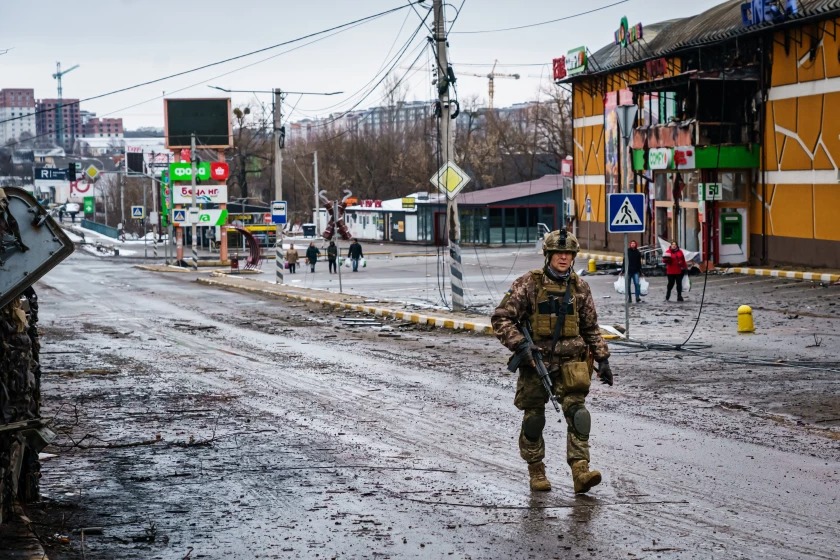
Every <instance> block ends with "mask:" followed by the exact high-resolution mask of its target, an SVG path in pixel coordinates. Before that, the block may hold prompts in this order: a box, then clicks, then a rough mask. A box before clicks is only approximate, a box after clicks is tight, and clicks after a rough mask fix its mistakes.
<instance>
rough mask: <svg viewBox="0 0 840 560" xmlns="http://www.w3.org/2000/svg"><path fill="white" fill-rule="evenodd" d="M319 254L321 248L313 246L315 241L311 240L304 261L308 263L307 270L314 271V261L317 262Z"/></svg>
mask: <svg viewBox="0 0 840 560" xmlns="http://www.w3.org/2000/svg"><path fill="white" fill-rule="evenodd" d="M320 254H321V250H320V249H318V247H316V246H315V242H314V241H312V242H311V243H310V244H309V248H308V249H307V250H306V262H308V263H309V271H310V272H315V263H316V262H318V257H319V256H320Z"/></svg>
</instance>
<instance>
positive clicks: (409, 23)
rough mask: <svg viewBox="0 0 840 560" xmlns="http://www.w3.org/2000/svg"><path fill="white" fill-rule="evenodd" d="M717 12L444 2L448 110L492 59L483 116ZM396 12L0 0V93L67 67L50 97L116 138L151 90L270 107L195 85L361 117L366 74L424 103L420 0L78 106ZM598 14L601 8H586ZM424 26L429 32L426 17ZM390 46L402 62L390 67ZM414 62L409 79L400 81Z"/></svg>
mask: <svg viewBox="0 0 840 560" xmlns="http://www.w3.org/2000/svg"><path fill="white" fill-rule="evenodd" d="M720 3H722V1H721V0H693V1H690V0H625V1H623V2H621V1H620V0H584V1H581V0H517V1H513V0H463V2H462V0H451V1H449V2H448V3H447V14H446V16H447V19H448V20H449V22H450V25H451V29H450V31H451V33H450V36H449V42H450V51H449V52H450V60H451V62H452V64H453V66H454V67H455V70H456V73H457V74H458V76H459V80H458V84H457V87H458V95H459V97H460V99H461V100H467V99H469V98H471V97H473V96H477V97H478V99H479V101H481V102H482V103H486V100H487V78H486V77H472V76H469V75H468V73H475V74H486V73H487V72H489V71H490V68H491V66H492V64H493V62H494V61H495V60H498V61H499V66H497V67H496V72H499V73H506V74H514V73H518V74H520V79H518V80H515V79H512V78H503V77H499V78H497V79H496V80H495V96H494V104H495V106H496V107H503V106H506V105H511V104H513V103H519V102H525V101H530V100H533V99H536V98H537V96H538V94H539V90H540V82H541V77H542V81H543V82H544V83H546V81H547V80H548V79H549V78H550V74H551V66H550V62H551V59H552V58H555V57H557V56H560V55H562V54H564V53H565V52H566V51H568V50H569V49H571V48H575V47H578V46H581V45H586V46H587V47H588V48H589V49H590V50H591V51H592V52H595V51H597V50H598V49H600V48H601V47H603V46H604V45H606V44H607V43H608V42H610V41H612V38H613V32H614V31H615V29H616V28H617V27H618V24H619V20H620V19H621V17H622V16H625V15H626V16H627V17H628V19H629V21H630V23H631V24H633V23H636V22H641V23H642V24H643V25H644V24H650V23H655V22H658V21H662V20H667V19H671V18H675V17H685V16H690V15H694V14H698V13H701V12H703V11H704V10H706V9H708V8H710V7H712V6H714V5H717V4H720ZM407 4H408V2H407V1H403V0H251V1H248V2H242V1H240V2H231V1H223V0H201V1H191V0H180V1H174V2H173V1H169V0H167V1H165V2H164V1H162V0H73V1H71V2H68V1H67V0H38V1H37V2H32V1H31V0H27V1H23V0H2V2H0V53H2V52H3V51H4V50H5V49H10V50H8V52H6V54H2V55H0V88H34V89H35V96H36V98H39V99H40V98H54V97H56V96H57V92H56V85H57V84H56V80H55V79H54V78H53V77H52V75H53V74H54V73H55V71H56V62H61V66H62V68H63V69H67V68H70V67H71V66H73V65H75V64H78V65H79V68H77V69H75V70H73V71H71V72H69V73H67V74H66V75H65V76H64V77H63V79H62V86H63V91H64V95H63V96H64V97H65V98H73V99H82V100H83V102H82V105H81V106H82V109H83V110H88V111H93V112H95V113H96V114H97V116H100V117H106V116H111V117H122V118H123V121H124V124H125V127H126V128H127V129H134V128H137V127H140V126H155V127H160V128H162V127H163V102H162V98H163V95H164V92H165V95H166V96H167V97H218V96H230V97H231V98H232V99H233V103H234V106H244V105H247V104H250V105H252V106H255V105H256V104H258V103H263V104H267V105H268V106H270V103H271V95H270V94H268V93H261V94H249V93H233V94H224V93H223V92H220V91H218V90H214V89H211V88H209V87H208V85H214V86H220V87H223V88H226V89H237V90H266V91H270V90H271V89H272V88H282V89H284V90H286V91H305V92H333V91H343V92H344V93H342V94H339V95H335V96H331V97H324V96H315V95H306V96H299V95H292V94H290V95H288V97H287V99H286V102H285V104H284V108H283V113H284V119H286V118H288V119H289V120H291V121H295V120H299V119H302V118H305V117H313V118H314V117H324V116H327V115H328V114H330V113H336V112H340V111H344V110H348V109H350V108H352V107H353V106H354V105H357V108H359V109H363V108H366V107H373V106H376V105H378V104H380V103H381V102H382V101H383V87H382V86H380V87H378V88H375V89H374V88H373V86H375V85H376V83H377V81H378V80H379V79H380V78H381V74H378V72H380V69H381V68H382V67H383V66H384V67H386V68H387V67H390V65H391V64H394V66H395V68H394V70H395V75H396V77H398V78H400V77H403V76H404V79H403V85H404V86H405V87H406V90H407V95H406V98H407V100H409V101H410V100H428V99H430V98H432V97H434V96H435V95H436V94H434V93H433V91H432V86H431V84H430V74H429V65H430V62H431V54H430V50H429V49H428V48H424V44H425V42H426V38H427V37H428V36H429V35H430V32H429V30H428V29H425V28H422V29H421V30H420V31H419V32H418V33H417V35H416V36H414V34H415V31H416V30H417V28H418V26H420V25H421V16H424V15H425V14H426V12H427V11H428V10H429V9H430V8H431V4H432V1H431V0H426V2H425V3H424V5H415V7H416V11H415V10H414V9H412V8H409V7H406V8H403V9H399V10H398V11H396V12H394V13H391V14H389V15H385V16H382V17H380V18H377V19H375V20H373V21H369V22H366V23H361V24H359V25H357V26H355V27H353V28H351V29H347V30H344V31H340V32H334V34H332V35H319V36H317V37H313V38H310V39H306V40H303V41H298V42H294V43H291V44H289V45H287V46H281V47H277V48H273V49H269V50H266V51H264V52H261V53H258V54H254V55H251V56H245V57H242V58H238V59H237V60H232V61H230V62H226V63H223V64H219V65H215V66H212V67H209V68H206V69H203V70H198V71H195V72H191V73H188V74H185V75H182V76H179V77H175V78H170V79H165V80H163V81H158V82H155V83H153V84H149V85H145V86H139V87H134V88H132V89H130V90H128V91H125V92H122V93H116V94H113V95H107V96H105V97H101V98H99V99H92V100H90V101H84V99H86V98H91V97H95V96H99V95H102V94H106V93H109V92H112V91H114V90H119V89H123V88H130V87H132V86H135V85H138V84H142V83H144V82H150V81H153V80H158V79H160V78H166V77H167V76H170V75H172V74H176V73H180V72H185V71H189V70H192V69H194V68H198V67H200V66H204V65H208V64H212V63H215V62H219V61H222V60H225V59H229V58H233V57H238V56H240V55H245V54H247V53H249V52H251V51H255V50H258V49H265V48H267V47H272V46H273V45H277V44H279V43H284V42H288V41H293V40H295V39H298V38H300V37H303V36H306V35H309V34H312V33H316V32H319V31H323V30H326V29H329V28H333V27H336V26H340V25H343V24H346V23H349V22H352V21H354V20H357V19H361V18H364V17H367V16H372V15H374V14H377V13H380V12H384V11H387V10H390V9H393V8H400V7H402V6H407ZM611 4H616V5H612V6H610V5H611ZM426 6H428V7H426ZM605 6H610V7H605ZM459 7H460V8H461V9H460V14H459V15H458V17H457V19H455V17H456V14H457V8H459ZM601 7H605V8H604V9H602V10H598V8H601ZM591 10H595V11H592V13H589V14H585V15H580V16H579V17H572V18H569V19H565V20H562V21H557V22H554V23H546V24H544V25H538V26H533V27H527V28H524V29H516V30H509V31H498V32H483V33H469V32H471V31H489V30H496V29H502V28H510V27H517V26H526V25H530V24H535V23H540V22H546V21H549V20H555V19H558V18H564V17H568V16H575V15H576V14H580V13H581V12H586V11H591ZM418 14H419V15H418ZM453 19H455V21H454V24H453V23H452V21H453ZM427 23H428V24H429V26H431V23H432V18H431V16H429V18H428V19H427ZM412 36H414V38H413V39H412ZM313 41H315V42H313ZM404 47H405V52H404V54H403V56H402V58H401V59H398V58H395V56H396V55H398V54H399V53H400V52H401V51H402V50H403V48H404ZM415 60H416V62H415V63H414V67H415V70H414V71H406V70H405V68H408V67H409V66H411V65H412V62H414V61H415ZM366 94H367V97H365V95H366Z"/></svg>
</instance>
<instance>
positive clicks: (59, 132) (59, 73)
mask: <svg viewBox="0 0 840 560" xmlns="http://www.w3.org/2000/svg"><path fill="white" fill-rule="evenodd" d="M78 67H79V65H78V64H76V65H75V66H71V67H70V68H68V69H67V70H65V71H63V72H62V71H61V63H60V62H56V63H55V74H53V75H52V77H53V78H55V79H56V80H58V103H56V108H55V118H56V119H57V120H58V122H57V123H56V126H55V133H56V140H58V145H59V146H61V147H62V148H63V147H64V131H63V130H62V125H63V124H64V116H63V114H62V110H61V93H62V92H61V77H62V76H63V75H64V74H67V73H68V72H72V71H73V70H75V69H76V68H78Z"/></svg>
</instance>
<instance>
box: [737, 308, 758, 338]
mask: <svg viewBox="0 0 840 560" xmlns="http://www.w3.org/2000/svg"><path fill="white" fill-rule="evenodd" d="M738 332H739V333H751V332H755V325H754V324H753V316H752V307H750V306H749V305H742V306H741V307H739V308H738Z"/></svg>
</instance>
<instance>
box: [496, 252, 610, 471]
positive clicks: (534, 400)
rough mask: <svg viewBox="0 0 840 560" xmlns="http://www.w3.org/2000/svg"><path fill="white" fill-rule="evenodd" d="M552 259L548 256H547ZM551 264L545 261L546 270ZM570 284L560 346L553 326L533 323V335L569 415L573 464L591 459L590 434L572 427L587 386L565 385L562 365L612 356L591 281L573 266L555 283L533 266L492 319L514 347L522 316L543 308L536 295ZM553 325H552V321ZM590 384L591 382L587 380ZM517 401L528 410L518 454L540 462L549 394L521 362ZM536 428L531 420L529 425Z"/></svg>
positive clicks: (500, 334)
mask: <svg viewBox="0 0 840 560" xmlns="http://www.w3.org/2000/svg"><path fill="white" fill-rule="evenodd" d="M546 261H547V262H548V258H547V259H546ZM547 267H548V264H546V268H547ZM567 282H570V283H571V289H570V292H571V294H573V295H572V297H571V301H572V302H573V304H574V306H573V309H571V310H570V311H573V312H572V313H569V312H567V315H566V321H565V324H564V325H563V328H562V329H561V331H562V334H561V336H560V339H559V341H558V342H557V346H556V347H555V348H553V350H554V352H553V353H552V348H551V344H552V341H553V334H548V332H549V331H553V328H551V329H546V328H544V327H543V328H542V329H540V328H536V327H535V326H533V325H532V329H533V330H532V333H533V334H532V338H533V339H534V343H535V344H536V345H537V346H538V347H539V348H540V350H541V351H542V355H543V359H544V361H545V364H546V367H547V369H548V371H549V373H550V375H551V379H552V386H553V387H554V392H555V394H556V395H557V398H558V400H559V401H560V404H561V406H562V408H563V414H564V415H565V416H566V424H567V426H568V427H569V431H568V433H567V440H566V441H567V445H566V459H567V461H568V463H569V465H572V464H573V463H575V462H577V461H586V462H587V463H588V461H589V441H588V439H589V437H588V434H587V435H585V436H582V437H581V436H579V435H578V434H576V433H575V432H574V430H573V429H572V425H571V422H570V421H569V419H570V414H573V413H574V412H573V411H574V410H576V409H577V408H578V407H583V405H584V401H585V399H586V395H587V393H588V387H587V388H586V389H576V390H567V388H565V387H564V386H563V382H562V376H561V375H560V371H561V365H562V364H564V363H568V362H583V361H587V360H588V359H589V357H590V356H589V353H590V352H591V358H593V359H594V360H595V361H598V362H600V361H602V360H606V359H607V358H609V355H610V351H609V348H608V347H607V344H606V342H605V341H604V339H603V338H602V337H601V334H600V330H599V327H598V315H597V313H596V311H595V302H594V301H593V299H592V292H591V291H590V289H589V285H588V284H587V283H586V282H584V281H583V280H582V279H581V278H580V277H579V276H578V275H577V274H575V273H574V271H573V270H570V271H569V275H568V280H567V281H563V282H557V281H555V280H553V279H552V278H550V277H549V276H548V274H547V273H546V269H542V270H532V271H530V272H528V273H526V274H524V275H523V276H521V277H519V278H517V279H516V280H515V281H514V283H513V285H512V286H511V288H510V290H508V292H507V293H506V294H505V296H504V298H503V299H502V302H501V303H500V304H499V306H498V307H497V308H496V310H495V311H494V312H493V315H492V317H491V323H492V325H493V332H494V333H495V335H496V337H497V338H498V339H499V340H500V341H501V342H502V344H504V345H505V346H506V347H507V348H508V349H509V350H511V351H516V349H517V347H518V346H519V345H520V344H522V343H523V342H524V340H525V339H524V337H523V336H522V333H521V332H520V331H519V329H518V327H517V325H518V324H520V323H521V322H522V321H523V320H524V319H528V318H530V319H531V322H532V324H533V322H534V320H535V318H538V317H537V316H538V315H539V313H538V311H539V308H538V306H537V303H538V302H537V299H538V298H539V297H541V296H544V295H545V294H546V293H550V294H560V295H561V296H562V295H564V294H565V291H566V283H567ZM549 324H550V325H551V326H552V327H553V323H549ZM587 385H588V383H587ZM513 402H514V405H516V407H517V408H519V409H520V410H522V411H523V412H524V417H523V427H522V429H521V430H520V434H519V452H520V455H521V456H522V458H523V459H524V460H525V461H526V462H528V463H529V464H533V463H537V462H541V461H542V460H543V458H544V457H545V442H544V440H543V437H542V426H543V425H544V423H545V404H546V403H547V402H548V395H547V394H546V391H545V389H544V388H543V385H542V383H541V381H540V378H539V374H538V373H537V371H536V369H534V368H532V367H530V366H529V365H525V364H523V365H522V366H521V367H520V368H519V379H518V380H517V383H516V397H515V398H514V401H513ZM534 420H537V425H538V426H539V430H538V431H539V438H538V440H537V441H532V440H531V439H529V438H527V437H526V436H525V426H526V425H528V424H529V422H533V421H534ZM531 425H532V426H533V423H532V424H531Z"/></svg>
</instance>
